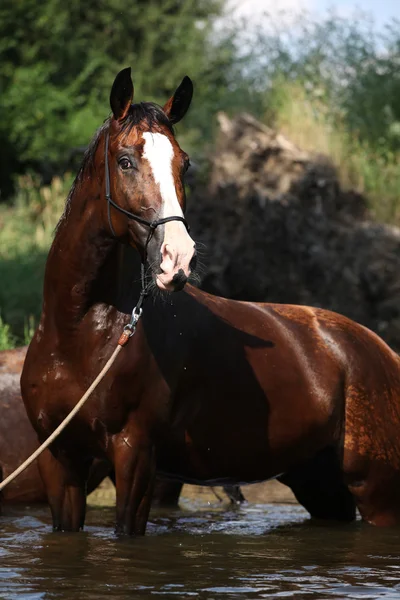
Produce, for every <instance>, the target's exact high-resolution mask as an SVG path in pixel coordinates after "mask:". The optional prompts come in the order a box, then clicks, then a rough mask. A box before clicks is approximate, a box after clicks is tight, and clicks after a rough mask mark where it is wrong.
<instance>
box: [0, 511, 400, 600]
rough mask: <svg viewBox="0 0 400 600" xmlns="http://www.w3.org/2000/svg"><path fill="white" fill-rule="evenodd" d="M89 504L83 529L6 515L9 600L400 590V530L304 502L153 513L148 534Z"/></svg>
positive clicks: (3, 560)
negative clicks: (311, 514) (322, 514)
mask: <svg viewBox="0 0 400 600" xmlns="http://www.w3.org/2000/svg"><path fill="white" fill-rule="evenodd" d="M113 521H114V511H113V510H112V509H110V508H101V509H97V508H89V512H88V527H87V530H86V531H85V532H84V533H81V534H66V533H50V519H49V516H48V512H47V509H46V508H35V509H31V510H27V509H25V510H24V511H21V510H15V509H12V510H11V509H9V508H8V509H6V510H5V515H4V516H3V517H2V518H1V519H0V598H1V599H2V600H3V599H5V600H14V599H18V600H41V599H46V600H61V599H62V600H67V599H68V600H99V599H100V600H101V599H102V598H107V599H108V600H117V599H118V600H121V599H123V598H132V597H134V598H135V599H142V598H143V599H146V600H147V599H150V598H151V599H153V600H155V599H157V598H160V599H167V598H171V599H175V598H178V599H179V600H183V599H192V598H197V599H200V600H203V599H207V600H213V599H214V600H216V599H218V600H230V599H233V598H234V599H240V600H247V599H249V600H250V599H259V598H296V599H302V598H306V599H309V598H318V599H319V600H322V599H324V598H329V599H335V598H340V599H343V598H356V599H363V600H366V599H368V598H385V599H387V600H389V599H395V598H396V599H398V598H399V597H400V530H399V529H376V528H373V527H370V526H368V525H365V524H363V523H361V522H357V523H354V524H351V525H335V526H333V525H330V526H327V525H321V524H318V523H313V522H311V521H310V520H309V519H308V517H307V514H306V513H305V511H304V510H303V509H302V508H300V507H299V506H296V505H292V506H290V505H286V506H285V505H272V504H270V505H254V504H253V505H252V504H249V505H247V506H245V507H241V508H238V509H229V508H228V509H227V508H226V507H225V508H221V507H220V506H215V507H214V506H207V507H204V506H203V507H201V506H198V505H197V506H196V504H194V503H193V502H186V505H185V507H184V509H183V510H180V511H178V510H176V511H167V512H165V511H164V512H162V511H158V512H153V513H152V514H151V518H150V523H149V527H148V535H147V536H146V537H144V538H138V539H126V538H116V537H115V536H114V533H113Z"/></svg>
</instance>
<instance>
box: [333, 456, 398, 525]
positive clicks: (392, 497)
mask: <svg viewBox="0 0 400 600" xmlns="http://www.w3.org/2000/svg"><path fill="white" fill-rule="evenodd" d="M345 458H346V460H345V469H346V470H345V475H346V480H347V482H348V486H349V490H350V492H351V493H352V494H353V497H354V499H355V502H356V504H357V508H358V510H359V511H360V514H361V517H362V519H363V520H364V521H367V522H368V523H371V524H372V525H378V526H389V525H399V524H400V472H399V470H397V469H395V468H394V467H392V466H391V465H390V464H387V463H384V462H383V461H381V460H369V459H367V458H366V457H365V456H364V457H362V456H359V455H357V454H356V453H354V452H346V455H345Z"/></svg>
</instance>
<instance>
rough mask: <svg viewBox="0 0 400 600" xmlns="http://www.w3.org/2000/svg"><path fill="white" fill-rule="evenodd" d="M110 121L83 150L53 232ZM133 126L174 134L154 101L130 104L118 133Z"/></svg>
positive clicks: (89, 167) (88, 170)
mask: <svg viewBox="0 0 400 600" xmlns="http://www.w3.org/2000/svg"><path fill="white" fill-rule="evenodd" d="M110 122H111V117H108V118H107V119H106V120H105V121H104V123H103V125H101V126H100V127H99V128H98V130H97V131H96V133H95V134H94V136H93V138H92V140H91V141H90V143H89V145H88V147H87V148H86V150H85V153H84V155H83V159H82V163H81V166H80V168H79V171H78V173H77V175H76V177H75V179H74V181H73V183H72V186H71V189H70V191H69V194H68V196H67V199H66V201H65V206H64V211H63V213H62V215H61V217H60V220H59V221H58V224H57V226H56V229H55V233H57V230H58V228H59V226H60V224H61V223H62V222H63V221H64V220H65V219H66V218H67V216H68V213H69V210H70V206H71V200H72V198H73V196H74V193H75V190H76V189H77V187H78V186H79V185H80V184H81V183H82V182H83V181H84V178H85V176H86V175H89V176H90V175H91V173H92V170H93V167H94V158H95V155H96V151H97V147H98V145H99V141H100V139H101V138H102V136H103V135H104V134H105V132H106V131H107V129H108V128H109V126H110ZM133 127H138V128H139V129H140V130H143V131H144V130H145V131H154V130H157V129H160V128H161V127H167V129H168V130H169V131H170V132H171V133H172V134H174V129H173V127H172V123H171V121H170V120H169V119H168V117H167V115H166V114H165V112H164V111H163V109H162V108H161V106H159V105H158V104H156V103H154V102H139V103H138V104H131V106H130V109H129V111H128V113H127V115H126V117H125V118H124V119H123V121H121V130H120V133H129V132H130V131H131V129H132V128H133Z"/></svg>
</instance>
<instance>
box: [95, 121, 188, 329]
mask: <svg viewBox="0 0 400 600" xmlns="http://www.w3.org/2000/svg"><path fill="white" fill-rule="evenodd" d="M109 140H110V131H109V130H108V131H107V133H106V140H105V150H104V168H105V184H106V200H107V213H108V224H109V227H110V231H111V233H112V235H113V236H114V237H115V238H117V235H116V233H115V231H114V228H113V226H112V222H111V206H113V207H114V208H115V209H116V210H118V211H119V212H120V213H122V214H123V215H125V216H126V217H128V219H132V221H136V222H137V223H139V224H140V225H145V227H148V228H149V233H148V235H147V238H146V242H145V245H144V249H143V256H142V264H141V280H142V289H141V292H140V296H139V300H138V302H137V304H136V306H135V308H134V309H133V311H132V317H131V322H130V323H129V324H128V325H126V327H125V329H127V328H128V329H130V330H131V331H132V333H133V332H134V329H135V326H136V323H137V322H138V320H139V318H140V316H141V314H142V304H143V302H144V299H145V298H146V296H147V295H148V287H149V286H148V285H146V275H145V263H146V260H147V248H148V245H149V243H150V241H151V239H152V237H153V235H154V232H155V230H156V229H157V227H158V226H159V225H164V224H165V223H169V222H170V221H181V222H182V223H183V224H184V226H185V227H186V229H187V231H188V232H189V231H190V227H189V224H188V222H187V221H186V219H185V218H184V217H180V216H178V215H177V216H172V217H164V218H162V219H156V220H154V221H147V220H146V219H143V217H139V216H138V215H135V214H134V213H131V212H129V211H128V210H125V209H124V208H122V207H121V206H118V204H116V203H115V202H114V200H113V199H112V198H111V185H110V167H109V163H108V146H109Z"/></svg>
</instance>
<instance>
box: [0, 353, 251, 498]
mask: <svg viewBox="0 0 400 600" xmlns="http://www.w3.org/2000/svg"><path fill="white" fill-rule="evenodd" d="M26 351H27V346H24V347H22V348H16V349H15V350H3V351H2V352H0V407H1V415H2V418H1V421H0V481H1V479H5V478H6V477H8V475H10V473H12V472H13V471H14V470H15V469H16V468H17V467H18V466H19V465H20V464H21V463H22V462H23V461H24V460H25V459H26V458H27V457H28V456H29V455H30V454H31V453H32V452H34V451H35V450H36V448H37V447H38V442H37V435H36V433H35V430H34V429H33V427H32V425H31V424H30V422H29V419H28V417H27V414H26V410H25V406H24V403H23V402H22V398H21V390H20V384H19V380H20V377H21V371H22V366H23V364H24V360H25V355H26ZM107 475H109V476H110V477H111V479H112V480H114V479H115V477H114V473H113V471H112V465H111V464H110V463H109V462H108V461H105V460H95V461H93V464H92V467H91V470H90V474H89V480H88V485H87V491H88V493H89V494H90V492H92V491H93V490H95V489H96V488H97V486H98V485H99V484H100V483H101V481H102V480H103V479H104V478H105V477H106V476H107ZM181 490H182V484H181V483H179V482H175V481H171V480H157V481H156V485H155V488H154V493H153V502H152V504H153V505H156V506H158V507H166V506H169V507H175V506H177V505H178V501H179V496H180V493H181ZM225 493H226V494H227V496H228V498H229V500H230V501H231V503H232V504H237V503H241V502H243V501H244V497H243V494H242V493H241V491H240V488H239V487H237V486H226V489H225ZM46 500H47V497H46V491H45V488H44V485H43V482H42V478H41V477H40V474H39V469H38V466H37V463H36V462H34V463H33V464H32V465H30V466H29V467H28V468H27V469H26V470H25V471H23V472H22V473H21V475H19V476H18V477H17V479H15V480H14V481H13V482H12V483H11V484H9V485H8V486H7V487H6V488H5V489H4V491H3V492H2V494H1V501H2V502H3V503H7V504H36V503H44V502H46ZM0 508H1V507H0Z"/></svg>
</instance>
